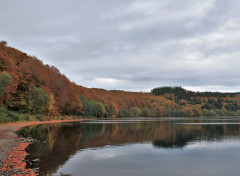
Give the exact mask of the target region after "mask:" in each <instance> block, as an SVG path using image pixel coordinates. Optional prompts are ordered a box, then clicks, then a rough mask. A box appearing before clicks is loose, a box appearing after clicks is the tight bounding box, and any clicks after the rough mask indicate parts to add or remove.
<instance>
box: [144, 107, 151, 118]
mask: <svg viewBox="0 0 240 176" xmlns="http://www.w3.org/2000/svg"><path fill="white" fill-rule="evenodd" d="M141 116H143V117H151V116H152V111H151V110H150V109H149V108H146V107H144V108H141Z"/></svg>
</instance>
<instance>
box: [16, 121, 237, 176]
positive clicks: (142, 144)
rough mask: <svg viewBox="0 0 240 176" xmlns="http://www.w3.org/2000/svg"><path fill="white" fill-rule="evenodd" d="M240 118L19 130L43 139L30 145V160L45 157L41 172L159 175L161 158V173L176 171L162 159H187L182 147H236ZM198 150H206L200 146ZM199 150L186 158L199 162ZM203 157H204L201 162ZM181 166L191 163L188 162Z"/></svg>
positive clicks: (55, 126) (72, 124)
mask: <svg viewBox="0 0 240 176" xmlns="http://www.w3.org/2000/svg"><path fill="white" fill-rule="evenodd" d="M239 122H240V120H239V119H238V118H221V119H217V118H215V119H207V118H199V119H194V118H181V119H179V118H177V119H176V118H167V119H158V120H156V119H140V120H131V119H130V120H121V121H119V120H111V121H106V120H103V121H89V122H84V123H83V122H82V123H62V124H44V125H38V126H32V127H26V128H23V129H22V130H21V131H19V134H20V135H22V136H25V137H29V136H31V137H33V138H36V139H39V140H40V141H41V143H40V144H34V145H31V146H30V147H29V148H28V152H29V153H30V154H31V155H30V156H28V158H27V159H29V160H30V161H31V160H32V159H35V158H39V159H40V160H41V162H40V163H39V166H37V167H40V172H41V173H42V175H46V174H50V175H51V174H54V173H58V174H59V173H60V172H63V173H64V172H71V174H73V175H74V174H76V175H78V174H77V173H78V172H80V171H81V173H82V175H88V174H89V175H106V174H107V175H124V174H125V175H132V176H134V175H144V173H145V175H146V174H149V173H150V172H151V173H152V175H159V174H157V173H158V172H157V171H160V170H159V169H160V168H159V164H160V163H161V168H162V170H161V174H164V173H165V174H166V175H169V174H170V173H171V172H172V171H171V169H170V170H168V169H167V168H168V166H167V165H166V163H164V162H167V163H168V162H172V164H174V163H175V164H177V163H178V161H180V160H182V161H183V160H184V159H186V158H184V157H183V158H178V157H180V156H182V155H183V154H184V151H191V150H192V149H196V148H197V147H199V146H201V145H203V147H202V148H204V149H205V147H207V149H209V147H211V145H212V144H217V145H219V146H220V145H221V147H223V146H224V145H227V146H228V144H232V143H233V144H234V146H237V145H238V142H236V140H238V139H239V137H240V130H239ZM45 141H46V142H45ZM204 144H205V145H204ZM191 147H192V148H191ZM213 148H214V147H213ZM215 148H216V146H215ZM219 148H220V147H219ZM179 149H181V150H179ZM190 149H191V150H190ZM194 151H196V150H194ZM176 152H177V154H176ZM206 152H207V151H206ZM208 152H209V151H208ZM225 152H226V151H225ZM174 153H175V155H174ZM200 153H201V154H203V153H202V150H201V152H200ZM200 153H198V152H195V153H194V154H191V152H190V153H189V154H191V157H190V158H191V159H190V158H188V159H189V161H188V160H187V161H188V162H193V163H194V162H196V161H191V160H193V159H194V158H195V159H196V157H197V156H198V155H200ZM239 153H240V152H239ZM210 155H211V154H210ZM229 155H230V154H229ZM168 157H169V158H168ZM206 157H207V156H206ZM219 157H220V156H219ZM167 158H168V159H167ZM200 158H201V157H200ZM207 158H209V157H207ZM235 158H236V155H235ZM213 159H217V158H213ZM213 159H209V161H211V160H213ZM219 159H220V158H219ZM146 161H147V162H146ZM203 161H204V159H203V160H202V161H201V162H203ZM204 162H207V161H204ZM64 163H65V164H64ZM238 163H239V162H238ZM150 164H152V165H153V166H150ZM169 164H171V163H169ZM172 164H171V165H172ZM178 164H180V163H178ZM181 164H184V162H182V163H181ZM199 164H201V163H199ZM142 165H146V166H142ZM203 165H205V164H203ZM62 166H63V168H61V167H62ZM141 166H142V167H144V168H145V169H144V171H146V172H144V171H143V170H142V168H141ZM163 166H164V167H163ZM28 167H36V166H30V165H29V166H28ZM100 167H102V168H100ZM135 167H136V168H135ZM183 167H187V164H186V166H183ZM192 167H194V166H192ZM201 167H202V166H201ZM66 168H68V169H66ZM70 168H71V169H70ZM87 168H92V170H93V171H91V172H90V171H89V170H88V169H87ZM121 168H122V169H121ZM137 168H138V169H137ZM146 168H147V169H146ZM179 169H180V168H179ZM141 170H142V171H141ZM164 170H165V171H164ZM180 170H181V169H180ZM116 171H118V173H116ZM167 171H169V172H170V171H171V172H170V173H167ZM112 173H113V174H112ZM159 173H160V172H159ZM200 173H202V172H200ZM190 175H191V174H190Z"/></svg>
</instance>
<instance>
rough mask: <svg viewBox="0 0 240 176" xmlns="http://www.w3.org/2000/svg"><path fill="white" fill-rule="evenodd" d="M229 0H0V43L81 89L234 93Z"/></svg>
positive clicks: (239, 47)
mask: <svg viewBox="0 0 240 176" xmlns="http://www.w3.org/2000/svg"><path fill="white" fill-rule="evenodd" d="M239 10H240V2H239V1H237V0H229V1H225V0H202V1H186V0H167V1H165V0H161V1H159V0H149V1H142V0H136V1H132V0H125V1H113V0H102V1H97V0H93V1H84V0H81V1H65V0H62V1H51V2H45V1H42V2H37V1H34V2H33V1H29V0H26V1H22V2H19V1H2V2H0V16H1V17H2V18H0V25H1V26H4V27H1V28H0V38H1V40H6V41H8V43H9V45H10V46H13V47H16V48H18V49H20V50H23V51H25V52H27V53H29V54H31V55H35V56H37V57H38V58H40V59H41V60H43V61H44V63H48V64H50V65H55V66H57V67H58V68H59V69H60V70H61V71H62V72H63V73H64V74H65V75H67V76H68V77H69V78H70V79H71V80H72V81H74V82H76V83H78V84H80V85H83V86H87V87H100V88H105V89H124V90H131V91H141V90H142V91H149V90H151V89H152V88H153V87H155V86H164V85H170V86H174V85H177V86H180V85H181V86H183V87H186V88H189V89H191V90H215V89H216V90H220V91H238V90H239V87H240V72H239V68H238V65H239V64H240V59H239V57H240V14H239Z"/></svg>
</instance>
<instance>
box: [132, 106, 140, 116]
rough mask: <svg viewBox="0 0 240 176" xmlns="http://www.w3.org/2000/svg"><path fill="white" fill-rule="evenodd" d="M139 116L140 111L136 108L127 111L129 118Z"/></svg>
mask: <svg viewBox="0 0 240 176" xmlns="http://www.w3.org/2000/svg"><path fill="white" fill-rule="evenodd" d="M140 115H141V110H140V109H139V108H138V107H132V108H130V109H129V116H130V117H139V116H140Z"/></svg>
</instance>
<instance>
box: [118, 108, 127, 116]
mask: <svg viewBox="0 0 240 176" xmlns="http://www.w3.org/2000/svg"><path fill="white" fill-rule="evenodd" d="M129 116H130V114H129V112H128V110H127V109H121V110H120V111H119V112H118V117H129Z"/></svg>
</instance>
